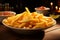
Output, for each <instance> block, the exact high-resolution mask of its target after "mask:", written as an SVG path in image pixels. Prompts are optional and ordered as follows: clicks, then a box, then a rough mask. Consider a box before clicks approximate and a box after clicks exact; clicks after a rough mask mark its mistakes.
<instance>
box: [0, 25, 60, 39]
mask: <svg viewBox="0 0 60 40" xmlns="http://www.w3.org/2000/svg"><path fill="white" fill-rule="evenodd" d="M59 38H60V24H56V25H55V26H53V27H51V28H48V29H46V30H45V36H44V38H43V40H58V39H59ZM0 40H40V39H39V38H27V37H25V38H24V37H23V38H22V37H20V36H17V35H16V34H14V33H12V32H11V30H9V29H8V28H6V27H5V26H4V25H2V24H0Z"/></svg>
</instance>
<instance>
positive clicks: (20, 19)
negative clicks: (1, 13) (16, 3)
mask: <svg viewBox="0 0 60 40" xmlns="http://www.w3.org/2000/svg"><path fill="white" fill-rule="evenodd" d="M2 23H3V24H4V25H5V26H6V27H8V28H10V29H12V30H13V31H15V32H17V33H20V34H34V33H40V32H42V31H43V29H47V28H49V27H52V26H53V25H55V24H56V21H55V20H54V19H53V18H51V17H46V16H44V15H43V14H39V13H37V12H32V13H30V11H29V10H28V8H26V11H25V12H23V13H20V14H17V15H15V16H11V17H8V18H6V19H4V20H3V21H2Z"/></svg>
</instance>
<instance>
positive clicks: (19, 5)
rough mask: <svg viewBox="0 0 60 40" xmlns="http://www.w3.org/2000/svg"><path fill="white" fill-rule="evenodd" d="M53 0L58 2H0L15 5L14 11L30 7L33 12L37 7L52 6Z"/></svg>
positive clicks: (29, 0)
mask: <svg viewBox="0 0 60 40" xmlns="http://www.w3.org/2000/svg"><path fill="white" fill-rule="evenodd" d="M51 1H52V2H55V3H56V0H0V3H3V4H4V3H9V4H10V6H13V7H14V11H16V12H18V13H19V12H23V11H25V7H28V8H29V9H30V11H31V12H33V11H35V10H34V8H35V7H39V6H46V7H50V2H51ZM16 5H17V6H16Z"/></svg>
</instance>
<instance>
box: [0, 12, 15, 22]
mask: <svg viewBox="0 0 60 40" xmlns="http://www.w3.org/2000/svg"><path fill="white" fill-rule="evenodd" d="M15 15H16V13H15V12H12V11H1V12H0V22H2V20H3V19H4V18H7V17H9V16H15Z"/></svg>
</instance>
